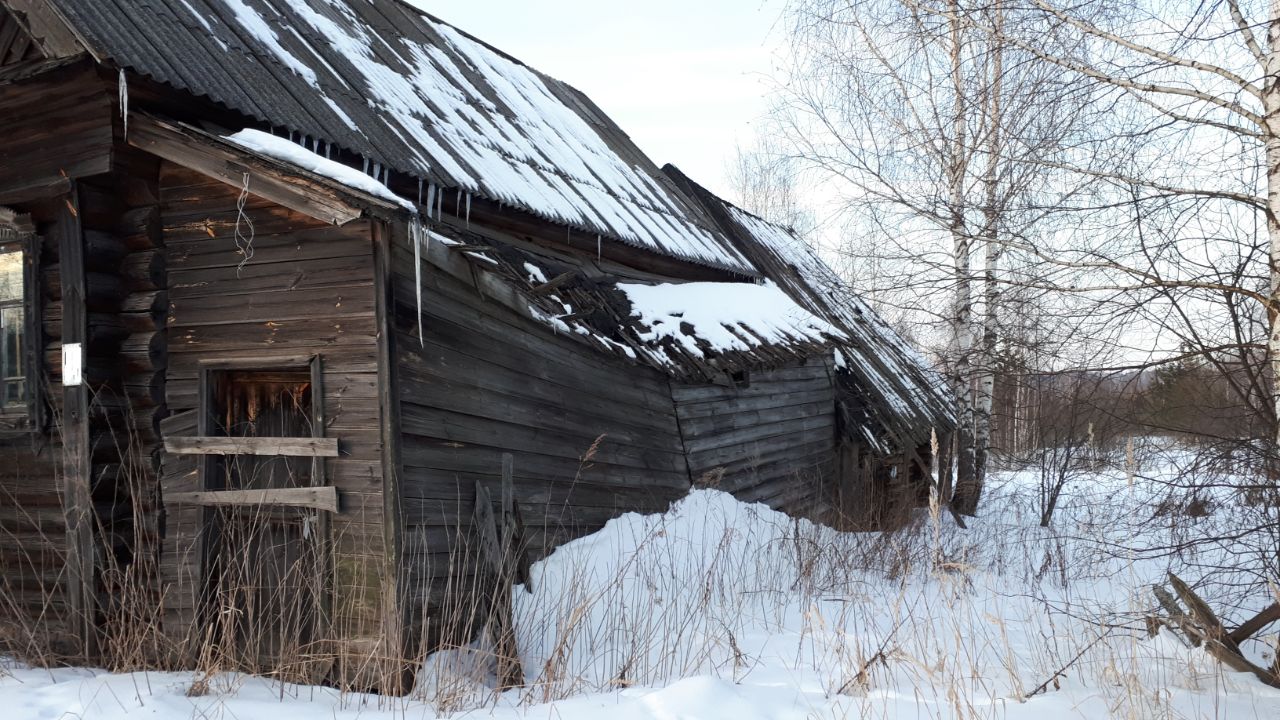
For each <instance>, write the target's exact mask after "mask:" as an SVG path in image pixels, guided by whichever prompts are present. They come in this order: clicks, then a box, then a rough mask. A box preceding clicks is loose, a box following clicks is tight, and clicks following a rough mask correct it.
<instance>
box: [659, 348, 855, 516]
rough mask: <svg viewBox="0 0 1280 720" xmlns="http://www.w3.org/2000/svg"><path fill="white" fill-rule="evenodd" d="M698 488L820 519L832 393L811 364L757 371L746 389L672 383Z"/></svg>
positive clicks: (830, 457)
mask: <svg viewBox="0 0 1280 720" xmlns="http://www.w3.org/2000/svg"><path fill="white" fill-rule="evenodd" d="M672 397H673V398H674V399H675V407H676V411H677V413H678V415H679V418H680V432H681V435H682V437H683V438H684V446H685V450H686V451H687V452H688V460H689V472H690V473H691V474H692V476H693V480H694V484H695V485H706V486H710V487H717V488H719V489H721V490H725V491H726V492H731V493H733V494H734V495H735V496H737V497H738V498H739V499H741V500H744V501H747V502H763V503H766V504H768V505H769V506H770V507H773V508H775V509H778V510H783V511H786V512H789V513H793V514H798V515H807V516H811V517H819V516H821V515H822V514H823V513H824V512H825V511H826V510H827V508H828V506H829V504H830V495H829V491H830V488H831V485H832V483H833V482H834V479H835V478H834V472H835V470H836V467H837V465H836V462H835V461H836V425H835V407H836V393H835V387H834V383H833V379H832V373H831V371H830V369H829V368H828V366H827V365H826V363H824V362H823V361H821V360H818V359H815V360H814V361H813V362H811V363H810V364H807V365H796V366H792V367H787V368H782V369H778V370H769V371H754V372H751V373H750V374H749V376H748V377H747V378H746V384H745V387H739V386H734V385H729V386H719V385H680V384H673V386H672Z"/></svg>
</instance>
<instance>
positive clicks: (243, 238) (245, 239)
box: [234, 173, 253, 277]
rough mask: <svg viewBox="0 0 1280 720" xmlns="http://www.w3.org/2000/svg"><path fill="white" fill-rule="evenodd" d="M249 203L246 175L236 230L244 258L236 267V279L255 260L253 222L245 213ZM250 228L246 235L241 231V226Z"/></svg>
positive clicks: (241, 189) (238, 208) (246, 174)
mask: <svg viewBox="0 0 1280 720" xmlns="http://www.w3.org/2000/svg"><path fill="white" fill-rule="evenodd" d="M248 202H249V173H245V174H244V182H243V183H242V184H241V185H240V197H238V198H236V228H235V236H234V237H235V243H236V250H239V251H240V254H241V255H242V256H243V257H241V258H240V264H239V265H236V277H240V271H241V270H243V269H244V266H245V264H246V263H248V262H249V260H251V259H252V258H253V220H251V219H249V216H248V214H246V213H245V211H244V207H245V204H246V203H248ZM242 224H243V225H246V226H248V228H249V233H248V234H247V235H246V234H244V232H242V231H241V230H240V226H241V225H242Z"/></svg>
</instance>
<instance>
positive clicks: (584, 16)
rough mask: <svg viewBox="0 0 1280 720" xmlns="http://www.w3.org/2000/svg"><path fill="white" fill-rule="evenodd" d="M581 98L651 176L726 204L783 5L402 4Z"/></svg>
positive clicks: (561, 0) (677, 0)
mask: <svg viewBox="0 0 1280 720" xmlns="http://www.w3.org/2000/svg"><path fill="white" fill-rule="evenodd" d="M410 2H412V3H413V4H415V5H417V6H419V7H421V8H423V9H424V10H426V11H427V12H429V13H431V14H432V15H435V16H436V17H439V18H440V19H442V20H445V21H446V22H449V23H452V24H454V25H456V26H457V27H459V28H461V29H462V30H465V31H466V32H468V33H470V34H472V35H474V36H476V37H478V38H480V39H481V40H484V41H485V42H487V43H489V44H490V45H493V46H495V47H497V48H498V49H500V50H502V51H504V52H506V53H507V54H509V55H511V56H513V57H516V58H518V59H520V60H521V61H523V62H525V63H526V64H528V65H530V66H532V67H534V68H537V69H538V70H541V71H542V72H544V73H547V74H548V75H551V76H553V77H556V78H558V79H560V80H563V81H565V82H567V83H569V84H570V85H573V86H574V87H576V88H578V89H579V90H581V91H583V92H585V93H586V94H587V95H589V96H590V97H591V99H592V100H594V101H595V102H596V104H597V105H599V106H600V107H601V108H602V109H603V110H604V111H605V112H606V113H608V114H609V116H610V117H612V118H613V120H614V122H616V123H618V125H620V126H621V127H622V129H623V130H624V131H625V132H626V133H627V134H628V135H630V136H631V138H632V140H634V141H635V143H636V144H637V145H639V146H640V149H641V150H643V151H644V152H645V153H646V154H647V155H648V156H649V157H650V158H651V159H652V160H653V161H654V162H655V163H657V164H658V166H662V165H663V164H665V163H673V164H675V165H676V166H678V167H679V168H680V169H681V170H684V171H685V172H686V173H687V174H688V175H689V176H690V177H692V178H693V179H694V180H697V181H698V182H701V183H703V184H704V185H707V186H708V187H709V188H711V189H712V190H713V191H714V192H716V193H718V194H721V195H725V196H729V197H732V193H730V192H729V188H728V183H727V182H726V173H725V167H726V164H727V163H728V162H729V161H730V160H731V159H732V158H733V157H734V155H735V153H736V146H737V144H738V143H741V144H743V145H747V144H749V143H750V142H751V139H752V138H753V136H754V132H755V131H754V127H753V123H754V122H755V121H756V120H757V119H758V118H759V117H760V116H761V115H762V114H763V113H764V112H765V111H766V109H767V105H768V103H767V99H766V95H767V94H768V92H769V84H770V81H769V79H768V75H769V74H770V72H771V71H772V69H773V65H774V62H775V58H776V54H777V50H778V47H779V45H780V43H781V39H782V32H781V29H780V27H779V22H778V20H779V16H780V15H781V13H782V8H783V4H784V0H648V1H646V2H636V1H634V0H631V1H629V2H619V1H617V0H523V1H521V0H410Z"/></svg>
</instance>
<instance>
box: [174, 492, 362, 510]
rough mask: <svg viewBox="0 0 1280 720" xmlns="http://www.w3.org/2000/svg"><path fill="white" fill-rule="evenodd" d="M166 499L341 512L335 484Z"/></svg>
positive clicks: (180, 495) (180, 502) (187, 494)
mask: <svg viewBox="0 0 1280 720" xmlns="http://www.w3.org/2000/svg"><path fill="white" fill-rule="evenodd" d="M165 502H170V503H173V504H175V505H202V506H206V507H209V506H218V505H223V506H257V505H278V506H282V507H301V508H314V509H316V510H325V511H328V512H338V489H337V488H334V487H304V488H274V489H265V490H216V491H214V490H209V491H196V492H185V493H169V494H168V495H166V496H165Z"/></svg>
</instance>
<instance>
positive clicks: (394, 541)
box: [371, 222, 414, 695]
mask: <svg viewBox="0 0 1280 720" xmlns="http://www.w3.org/2000/svg"><path fill="white" fill-rule="evenodd" d="M393 228H394V229H395V231H393ZM371 232H372V236H373V264H374V269H373V283H374V286H373V292H374V301H375V307H376V313H377V323H378V415H379V417H380V423H379V432H380V434H381V439H382V513H383V523H382V528H383V529H382V532H383V542H384V544H385V551H384V552H383V556H384V557H385V558H386V560H385V562H386V564H385V566H384V567H383V568H382V573H383V576H382V594H383V596H382V608H381V610H382V617H381V625H382V635H383V643H384V653H385V655H387V656H390V657H389V658H388V664H389V665H391V667H390V668H388V669H387V670H386V671H384V672H383V673H382V674H383V676H384V683H383V684H384V685H385V686H384V687H383V688H381V689H382V690H383V691H384V692H389V693H392V694H396V695H400V694H404V693H406V692H408V691H409V689H410V688H412V687H413V680H414V666H413V663H411V662H409V661H408V655H409V653H408V638H407V637H406V633H405V628H406V627H408V609H409V607H410V603H409V602H408V600H407V598H405V597H404V592H405V588H404V587H403V585H402V584H401V579H400V572H401V570H402V568H401V553H402V552H403V551H404V550H403V548H404V539H403V531H402V525H403V517H402V516H401V511H400V469H401V468H402V467H403V466H404V464H403V463H402V462H401V458H400V399H399V397H397V395H396V389H397V388H398V387H399V384H398V383H397V369H396V368H397V361H396V358H397V354H396V332H395V306H396V304H395V296H394V293H393V290H392V272H391V254H392V253H391V243H392V240H393V239H394V237H395V236H396V235H397V232H398V233H402V235H401V236H402V237H403V236H405V235H407V233H408V229H407V228H406V226H404V225H403V224H402V223H396V224H395V225H394V226H393V225H390V224H388V223H385V222H374V223H373V225H372V231H371Z"/></svg>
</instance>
